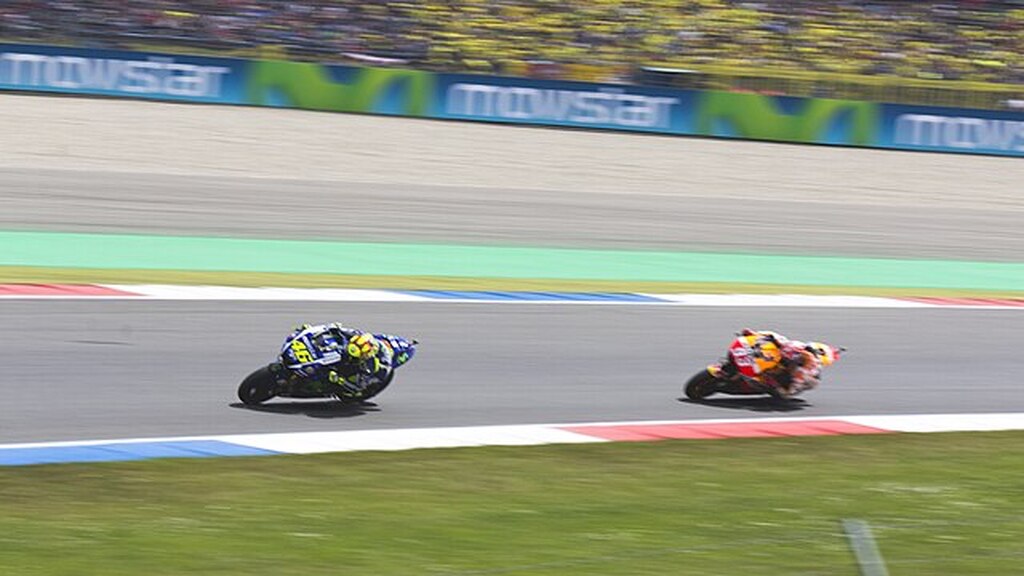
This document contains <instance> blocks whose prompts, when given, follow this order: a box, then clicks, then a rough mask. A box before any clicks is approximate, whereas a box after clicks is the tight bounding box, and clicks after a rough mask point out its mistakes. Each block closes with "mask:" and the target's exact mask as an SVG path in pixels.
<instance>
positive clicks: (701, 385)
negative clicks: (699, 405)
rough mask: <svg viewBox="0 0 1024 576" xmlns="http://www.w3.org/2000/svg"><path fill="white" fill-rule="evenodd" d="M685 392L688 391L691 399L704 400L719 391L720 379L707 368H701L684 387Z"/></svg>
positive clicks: (688, 396)
mask: <svg viewBox="0 0 1024 576" xmlns="http://www.w3.org/2000/svg"><path fill="white" fill-rule="evenodd" d="M683 392H685V393H686V397H687V398H689V399H690V400H703V399H705V398H707V397H708V396H711V395H712V394H714V393H715V392H718V379H717V378H715V377H714V376H712V375H711V374H710V373H708V371H707V370H701V371H700V372H698V373H697V374H695V375H694V376H693V378H690V380H689V382H687V383H686V387H685V388H683Z"/></svg>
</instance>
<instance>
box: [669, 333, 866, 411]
mask: <svg viewBox="0 0 1024 576" xmlns="http://www.w3.org/2000/svg"><path fill="white" fill-rule="evenodd" d="M804 349H805V350H806V351H807V352H810V353H811V354H814V355H815V356H817V358H818V360H819V362H820V363H821V365H822V367H825V366H831V365H832V363H833V362H835V361H836V360H837V359H838V358H839V354H840V352H843V351H845V350H846V349H845V348H842V347H836V346H832V345H829V344H825V343H824V342H807V343H805V344H804ZM783 364H784V363H783V358H782V350H781V349H780V346H779V343H778V341H776V340H775V339H774V338H772V337H770V336H769V337H767V338H766V337H765V333H760V334H758V333H755V334H744V335H738V336H737V337H736V339H735V340H733V341H732V344H730V345H729V350H728V352H727V353H726V355H725V357H724V358H722V360H721V361H719V362H716V363H714V364H710V365H709V366H708V367H707V368H706V369H704V370H702V371H700V372H698V373H697V374H696V375H694V376H693V377H692V378H690V380H689V381H688V382H687V383H686V386H685V387H684V388H683V392H684V393H685V394H686V397H687V398H689V399H691V400H702V399H704V398H707V397H708V396H711V395H712V394H717V393H722V394H735V395H761V394H769V395H772V396H780V394H779V391H778V389H777V387H776V385H775V382H778V378H776V377H774V376H777V375H779V373H780V372H783V373H784V372H785V371H786V370H787V368H786V367H785V366H784V365H783Z"/></svg>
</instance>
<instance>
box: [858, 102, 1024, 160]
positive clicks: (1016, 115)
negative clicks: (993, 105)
mask: <svg viewBox="0 0 1024 576" xmlns="http://www.w3.org/2000/svg"><path fill="white" fill-rule="evenodd" d="M882 108H883V111H884V113H883V121H882V126H883V127H882V131H881V134H880V138H879V140H878V141H877V142H876V145H877V146H879V147H882V148H898V149H901V150H930V151H936V152H972V153H975V154H999V155H1008V156H1024V113H1022V112H1013V111H1005V112H1000V111H991V110H965V109H961V108H926V107H919V106H902V105H895V104H886V105H884V106H883V107H882Z"/></svg>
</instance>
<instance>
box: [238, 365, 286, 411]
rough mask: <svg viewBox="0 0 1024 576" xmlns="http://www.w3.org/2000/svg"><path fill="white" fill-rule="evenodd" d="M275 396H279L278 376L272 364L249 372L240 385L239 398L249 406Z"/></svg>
mask: <svg viewBox="0 0 1024 576" xmlns="http://www.w3.org/2000/svg"><path fill="white" fill-rule="evenodd" d="M274 396H277V378H276V377H275V376H274V374H273V372H271V371H270V366H264V367H263V368H260V369H259V370H257V371H255V372H253V373H252V374H249V376H247V377H246V378H245V380H242V384H241V385H240V386H239V387H238V399H239V400H241V401H242V403H243V404H245V405H247V406H255V405H257V404H262V403H263V402H266V401H267V400H270V399H271V398H273V397H274Z"/></svg>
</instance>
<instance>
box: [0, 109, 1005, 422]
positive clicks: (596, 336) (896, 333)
mask: <svg viewBox="0 0 1024 576" xmlns="http://www.w3.org/2000/svg"><path fill="white" fill-rule="evenodd" d="M0 101H2V106H0V118H2V119H3V121H4V122H5V126H6V127H7V130H6V134H7V136H6V137H5V138H2V139H0V206H2V207H3V209H2V210H0V229H4V230H47V231H79V232H136V233H146V234H181V235H204V236H244V237H254V238H332V239H347V240H379V241H402V242H407V241H422V242H453V243H465V244H488V245H537V246H556V247H557V246H573V247H595V248H596V247H628V248H659V249H672V250H711V251H729V252H734V251H737V252H761V253H776V254H781V253H793V254H818V255H832V254H837V255H850V256H883V257H885V256H893V257H918V258H943V259H970V260H993V261H1013V262H1019V261H1020V254H1021V253H1022V251H1024V234H1022V233H1021V232H1020V222H1021V221H1022V217H1024V194H1021V192H1020V190H1021V189H1020V182H1021V181H1022V180H1024V179H1022V176H1024V163H1021V161H1020V160H1019V159H1006V158H988V157H974V156H957V155H942V154H915V153H894V152H880V151H871V150H852V149H842V148H830V147H805V146H791V145H779V144H767V143H751V142H727V141H718V140H701V139H685V138H664V137H654V136H641V135H635V136H630V135H620V134H608V133H587V132H573V131H558V130H546V129H538V128H518V127H510V126H486V125H475V124H466V123H443V122H428V121H416V120H400V119H395V118H374V117H366V116H352V115H340V114H322V113H308V112H295V111H282V110H267V109H250V108H223V107H214V106H184V105H173V104H158V103H149V102H124V101H115V100H88V99H71V98H52V97H37V96H10V95H5V96H0ZM328 320H343V321H345V322H347V323H349V324H352V325H356V326H360V327H365V328H367V329H372V330H374V331H385V332H394V333H398V334H402V335H408V336H414V337H417V338H420V339H421V340H422V341H423V344H422V347H421V350H420V352H419V355H418V356H417V358H416V359H415V360H413V362H412V363H410V364H409V365H408V366H407V367H404V368H402V369H401V370H400V372H399V374H398V377H397V378H396V381H395V383H394V384H393V385H392V387H391V388H390V389H389V390H388V391H386V392H385V393H384V394H383V395H381V396H380V398H379V403H378V405H377V406H376V407H367V408H365V409H362V410H340V409H337V408H336V407H334V406H333V405H331V404H326V403H321V402H311V403H310V402H303V403H292V402H280V403H275V404H273V405H271V406H269V407H267V408H266V409H262V410H251V409H246V408H242V407H239V406H237V405H236V404H237V401H236V400H235V389H236V387H237V385H238V383H239V382H240V381H241V379H242V378H244V376H245V375H246V374H248V373H249V372H250V371H252V370H253V369H255V368H257V367H259V366H260V365H261V364H262V363H265V362H268V361H270V360H271V359H272V358H273V356H274V355H275V353H276V351H277V347H278V346H279V344H280V341H281V339H282V338H283V337H284V335H285V334H286V333H287V332H288V330H289V329H290V328H291V327H292V326H293V325H295V324H299V323H303V322H317V321H328ZM743 326H751V327H760V328H773V329H776V330H779V331H782V332H784V333H788V334H791V335H793V336H794V337H799V338H807V339H822V340H826V341H830V342H834V343H836V344H842V345H845V346H848V347H849V348H850V349H851V351H850V353H849V354H848V355H847V357H845V358H844V359H842V360H841V361H840V362H839V363H838V364H837V365H836V366H834V367H833V368H832V369H830V370H829V371H828V372H827V373H826V374H825V384H824V385H823V386H822V388H821V389H819V390H815V391H812V392H810V393H808V394H807V396H806V403H798V404H795V405H792V406H789V407H779V406H776V405H774V404H772V403H770V402H766V401H764V400H760V399H729V398H724V397H723V398H722V399H720V400H713V401H711V402H709V403H707V404H692V403H687V402H681V401H679V399H678V398H679V397H680V396H681V392H680V389H681V387H682V385H683V382H684V381H685V379H686V378H687V377H689V376H690V375H692V374H693V373H695V372H697V371H698V370H700V369H701V368H702V367H703V366H704V365H705V364H707V363H708V362H710V361H713V360H715V359H716V358H717V357H718V356H719V355H720V354H721V353H722V352H723V349H724V347H725V346H726V344H727V343H728V341H729V339H730V337H731V335H732V333H733V332H734V331H735V330H738V329H739V328H741V327H743ZM1022 328H1024V316H1022V315H1021V314H1020V313H1019V312H1005V311H994V310H988V311H986V310H903V309H901V310H869V309H807V308H803V309H786V308H772V309H751V308H743V309H739V308H668V307H654V306H626V305H608V306H605V305H600V306H596V305H595V306H591V305H587V306H580V305H531V304H514V305H512V304H455V303H424V304H420V303H415V304H411V303H410V304H384V303H366V304H352V303H348V304H331V305H327V304H313V303H302V302H238V303H231V302H201V301H200V302H152V301H149V302H131V301H38V300H36V301H24V300H19V301H14V300H10V301H0V349H2V350H3V351H4V353H3V356H4V358H5V363H4V364H5V366H4V368H3V370H2V371H0V384H2V389H3V396H2V399H0V442H27V441H56V440H71V439H108V438H123V437H155V436H188V435H198V434H214V433H247V432H283V431H308V430H343V429H371V428H377V429H379V428H403V427H424V426H454V425H484V424H514V423H515V424H518V423H572V422H591V421H623V420H652V419H670V420H675V419H689V418H697V419H703V418H728V417H745V416H751V415H754V416H762V415H763V416H779V415H785V414H792V415H800V416H822V415H853V414H903V413H950V412H1013V411H1021V406H1022V405H1024V390H1022V388H1021V387H1020V386H1019V383H1018V382H1017V380H1019V378H1018V376H1019V362H1018V361H1017V357H1018V356H1019V354H1018V353H1017V349H1016V348H1017V344H1016V342H1017V339H1018V337H1019V334H1020V332H1021V329H1022Z"/></svg>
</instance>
